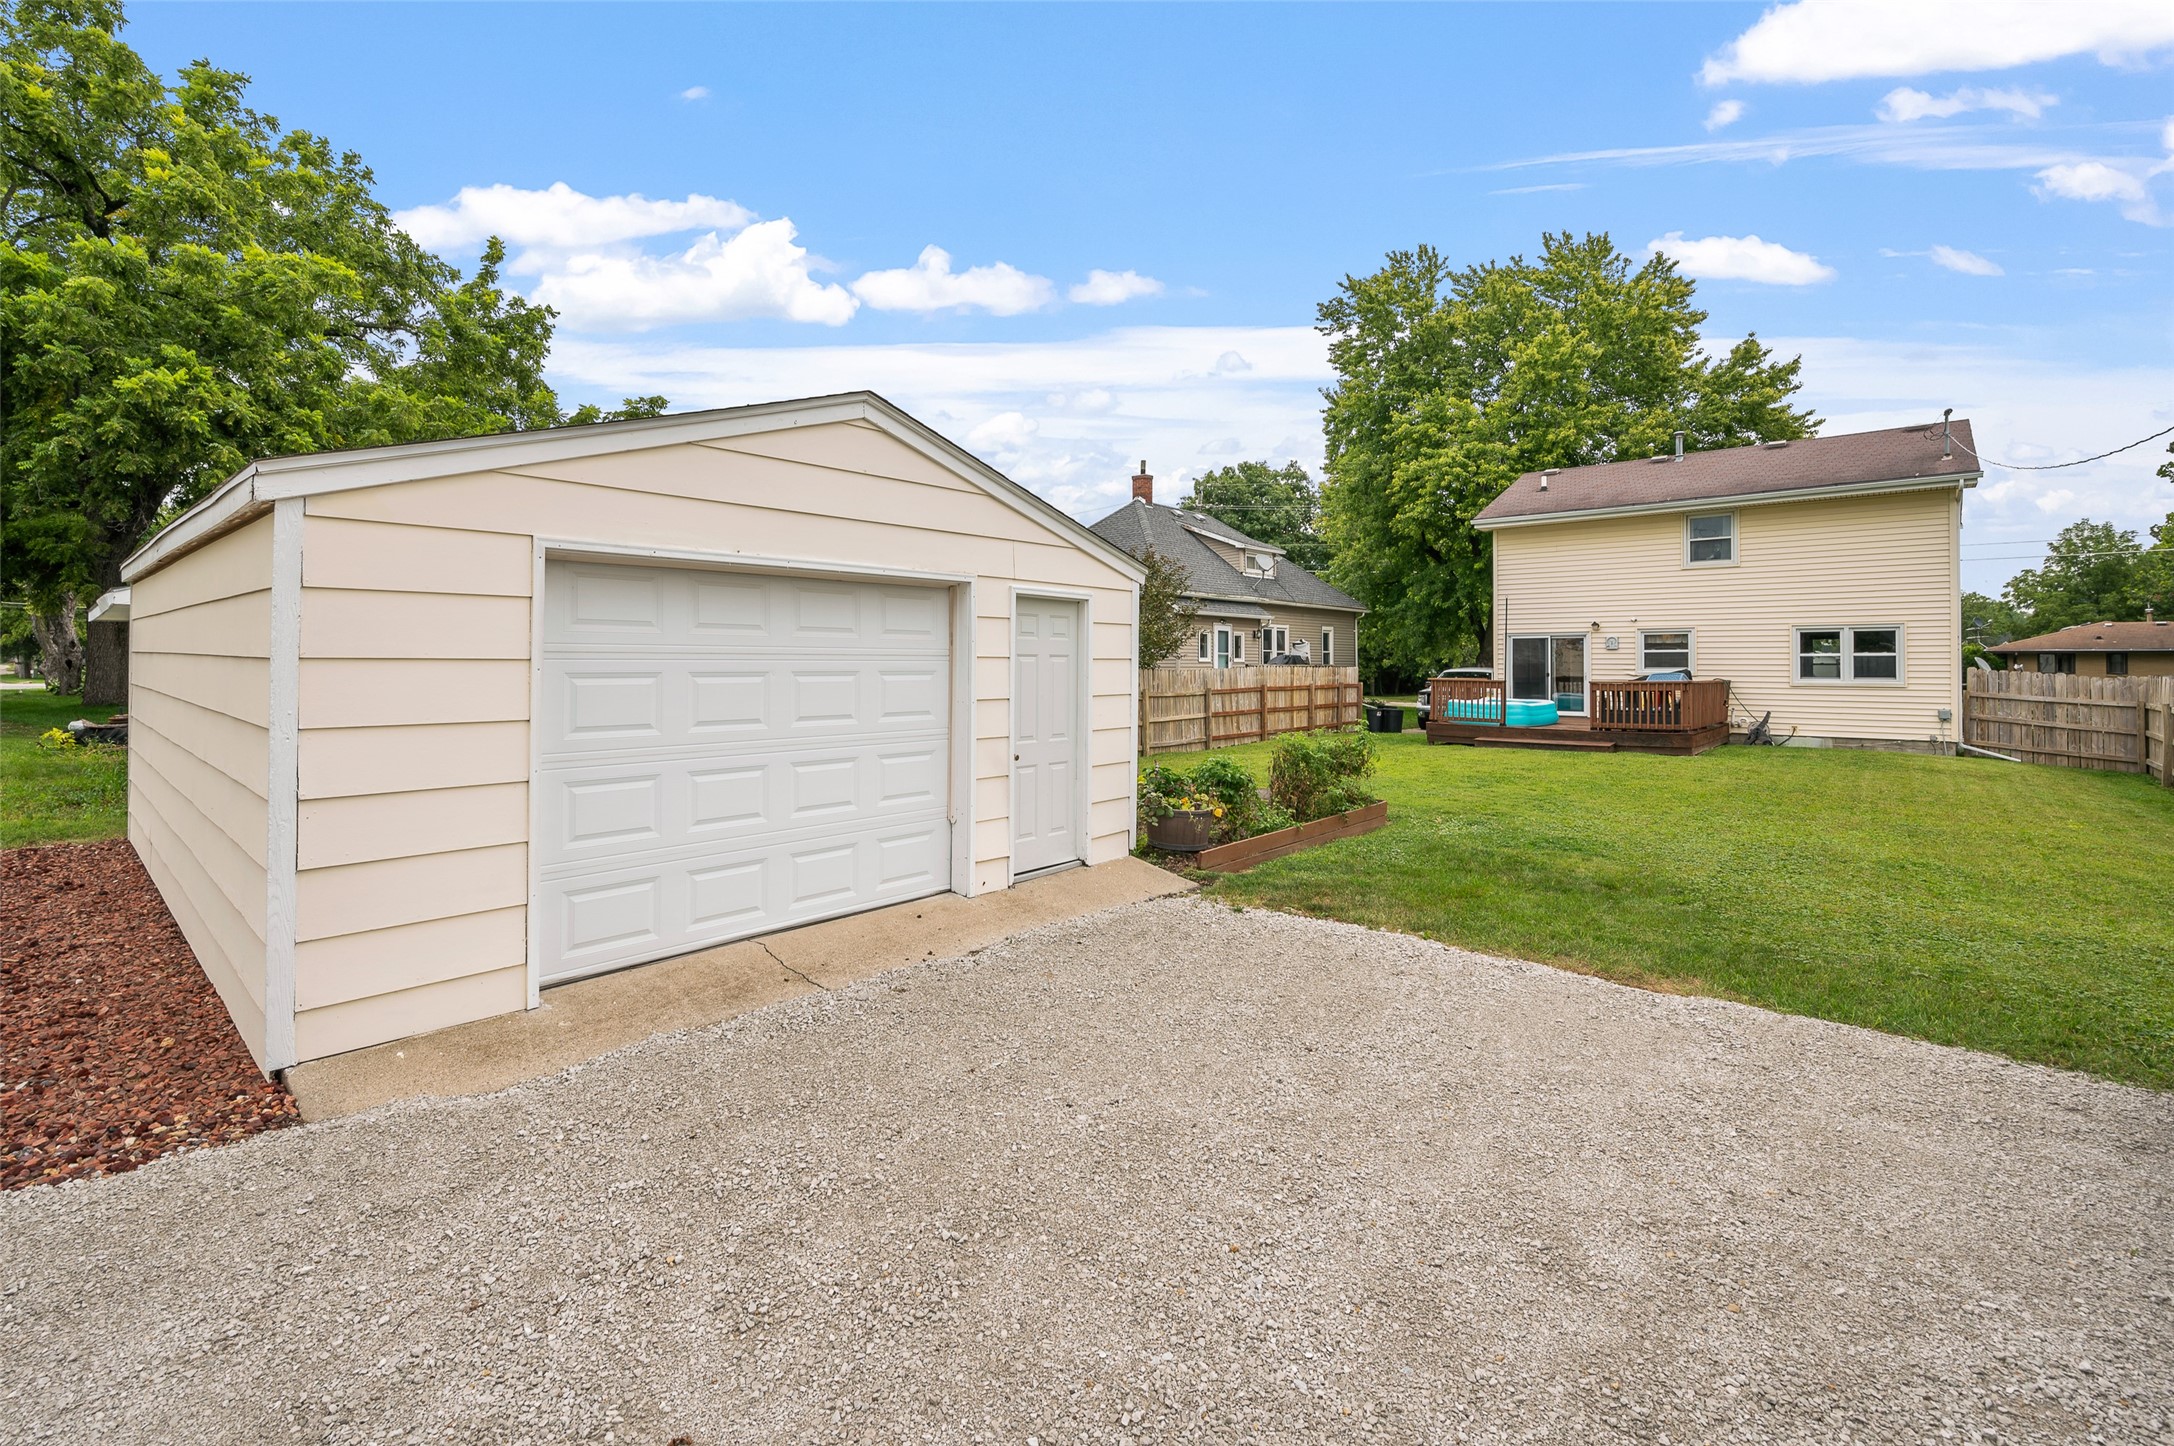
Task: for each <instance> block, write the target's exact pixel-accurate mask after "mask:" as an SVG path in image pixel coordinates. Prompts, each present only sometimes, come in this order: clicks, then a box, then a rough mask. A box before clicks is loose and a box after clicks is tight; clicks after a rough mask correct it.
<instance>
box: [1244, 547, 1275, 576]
mask: <svg viewBox="0 0 2174 1446" xmlns="http://www.w3.org/2000/svg"><path fill="white" fill-rule="evenodd" d="M1275 575H1276V555H1275V554H1274V553H1272V552H1249V553H1247V554H1246V576H1247V577H1274V576H1275Z"/></svg>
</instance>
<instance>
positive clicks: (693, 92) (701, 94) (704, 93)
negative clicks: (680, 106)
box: [679, 85, 710, 100]
mask: <svg viewBox="0 0 2174 1446" xmlns="http://www.w3.org/2000/svg"><path fill="white" fill-rule="evenodd" d="M679 98H680V99H681V100H708V99H709V98H710V88H709V87H708V86H706V85H690V86H688V87H687V88H686V89H685V90H683V91H681V92H680V93H679Z"/></svg>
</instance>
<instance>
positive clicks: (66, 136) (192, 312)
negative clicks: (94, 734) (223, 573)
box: [0, 0, 662, 702]
mask: <svg viewBox="0 0 2174 1446" xmlns="http://www.w3.org/2000/svg"><path fill="white" fill-rule="evenodd" d="M123 24H124V17H123V14H122V10H121V7H120V5H119V4H118V3H115V0H10V3H9V5H8V8H7V10H6V13H5V18H4V21H0V26H4V28H0V225H4V226H5V228H6V231H7V239H8V247H7V249H6V251H5V252H4V253H0V407H4V434H0V511H4V525H5V545H6V553H7V556H6V559H5V562H6V570H7V586H8V588H9V590H10V592H11V594H12V595H14V596H18V597H21V598H23V599H25V600H27V601H28V602H29V603H30V604H31V605H32V606H33V607H34V608H35V609H36V610H37V611H38V612H39V613H40V614H41V615H42V616H43V617H45V618H46V619H47V620H48V621H49V623H53V624H57V625H59V626H61V627H64V628H69V629H72V626H73V624H72V618H73V616H74V611H75V608H76V606H77V605H78V603H79V602H85V601H88V600H89V599H90V598H91V597H95V596H96V594H97V593H98V592H99V591H101V590H103V589H105V588H109V587H112V586H115V585H116V584H118V583H119V581H120V568H121V563H122V561H123V560H124V559H125V558H126V557H127V556H128V555H129V553H131V552H132V551H134V550H135V549H136V547H137V546H139V545H140V544H141V543H142V542H143V540H144V538H145V537H146V536H147V535H148V533H149V532H150V531H151V530H152V529H153V527H154V525H155V524H156V523H157V522H158V521H159V520H160V519H161V518H162V517H163V516H169V515H171V513H172V512H173V511H174V510H176V509H178V508H180V507H184V506H186V505H188V504H189V503H190V502H193V501H195V500H196V499H197V498H198V497H200V496H202V495H203V494H204V493H205V492H206V491H207V490H208V489H210V488H211V487H212V486H214V485H215V484H216V483H217V482H219V481H220V480H221V479H223V478H224V477H226V476H227V475H229V474H231V473H232V472H234V471H235V470H237V469H238V468H240V467H241V466H242V465H244V464H245V463H247V462H248V461H250V460H251V459H252V458H257V457H266V456H278V455H282V454H292V453H298V452H312V451H321V450H325V449H328V448H339V447H355V446H370V445H376V444H382V443H392V442H410V441H422V440H429V439H434V438H440V437H453V436H470V435H477V434H481V433H487V432H497V431H505V430H508V429H513V428H524V427H535V426H548V425H552V424H554V423H557V422H559V421H561V420H564V418H563V417H562V414H561V412H560V410H559V404H558V399H557V397H556V396H555V395H554V394H553V393H552V390H551V388H550V387H549V386H547V385H546V384H545V382H544V380H543V364H544V357H545V353H546V351H547V349H548V348H549V345H550V339H551V323H552V314H551V312H550V311H549V310H548V309H546V308H542V307H537V306H531V305H529V304H528V303H527V302H525V301H523V300H521V299H520V298H519V297H518V296H514V295H510V294H508V293H507V292H505V291H503V290H502V289H501V288H500V286H499V280H498V277H499V272H498V268H499V265H500V263H501V261H502V259H503V252H502V250H501V248H500V247H499V245H498V243H497V242H496V241H495V240H494V241H493V242H492V243H491V244H490V246H489V247H488V248H487V249H486V250H485V252H484V255H483V260H482V265H481V266H480V267H479V268H478V269H477V271H476V272H475V274H474V275H472V276H470V277H467V278H466V279H463V278H462V276H461V275H460V273H459V272H458V271H457V270H456V269H455V268H454V267H452V266H450V265H448V264H447V263H446V262H444V261H441V260H440V259H438V258H437V257H435V256H433V255H431V254H430V253H428V252H426V251H424V250H423V249H422V248H421V247H419V246H417V245H416V244H415V243H414V242H413V241H412V240H410V239H409V237H408V236H407V235H406V234H405V233H404V232H402V231H401V230H400V229H399V227H397V226H396V225H395V224H394V223H393V220H392V216H391V214H390V212H389V211H388V210H387V209H386V208H385V206H384V205H383V204H381V203H380V202H379V201H378V200H377V198H376V196H375V195H374V194H373V191H372V187H373V184H374V182H373V178H372V176H371V173H370V171H369V168H368V167H366V166H364V165H363V163H362V161H361V159H360V158H359V157H357V156H355V155H354V154H352V153H343V152H338V151H335V150H334V149H333V147H332V146H331V144H330V143H329V142H327V141H325V140H323V139H321V138H320V137H317V136H314V135H311V134H309V133H308V132H305V131H291V130H282V129H281V127H280V125H279V123H278V122H277V120H275V119H274V118H273V117H270V116H266V115H261V114H259V113H257V112H256V111H253V110H251V109H250V108H249V107H248V106H247V105H246V104H245V103H244V98H243V93H244V90H245V87H246V85H247V80H246V77H244V76H241V75H238V74H236V73H234V72H232V71H226V70H220V69H218V68H216V67H214V66H213V65H211V64H210V63H209V62H207V61H198V62H196V63H194V64H192V65H189V66H187V67H185V68H184V69H182V70H181V72H180V73H179V74H178V75H177V76H176V77H175V78H174V79H173V80H172V81H171V82H169V81H167V80H166V79H165V78H164V77H162V76H160V75H159V74H158V73H157V72H156V71H154V70H153V69H152V68H151V67H150V66H148V65H147V64H146V63H145V62H144V60H143V59H142V57H141V56H139V55H138V54H137V53H136V52H135V51H134V50H133V49H131V48H130V47H129V46H128V45H127V44H126V43H125V42H124V41H123V40H122V38H121V29H122V26H123ZM661 405H662V403H661V400H660V399H644V400H642V401H640V402H633V403H630V404H629V407H630V409H631V412H632V414H642V413H644V412H647V411H653V410H655V409H656V408H657V407H659V406H661ZM604 415H612V414H604V413H599V414H597V416H598V419H601V417H602V416H604ZM583 419H584V420H587V419H589V418H586V417H585V418H583ZM58 635H59V634H58V633H55V636H58ZM126 667H127V644H126V637H125V634H124V633H123V632H122V631H121V629H120V628H119V627H118V626H116V625H112V624H105V623H100V624H95V625H93V626H92V627H91V629H90V637H89V647H88V652H87V658H86V673H87V676H86V679H85V691H86V694H87V696H88V697H89V698H90V700H91V701H93V702H120V701H123V699H124V698H125V696H126V676H127V675H126Z"/></svg>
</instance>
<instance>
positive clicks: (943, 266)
mask: <svg viewBox="0 0 2174 1446" xmlns="http://www.w3.org/2000/svg"><path fill="white" fill-rule="evenodd" d="M853 294H854V295H855V296H857V297H859V298H860V299H861V300H862V301H865V302H866V303H868V304H869V305H870V306H872V307H874V308H875V309H876V310H878V311H951V310H959V311H986V312H989V313H991V314H992V315H995V316H1017V315H1019V314H1020V313H1021V312H1026V311H1039V310H1040V309H1041V308H1043V307H1045V306H1047V305H1049V304H1050V303H1051V302H1053V301H1055V300H1056V299H1057V289H1056V287H1055V286H1053V285H1051V284H1050V280H1049V278H1048V277H1046V276H1030V275H1028V274H1027V273H1026V272H1024V271H1021V270H1020V269H1019V268H1018V267H1016V266H1011V265H1007V264H1006V263H1004V262H1002V261H999V262H997V263H996V264H995V265H993V266H973V267H969V268H967V269H966V270H964V271H953V270H952V269H951V253H949V252H948V251H946V250H944V249H943V248H942V247H941V246H925V247H923V248H922V249H921V255H920V258H919V259H918V260H916V261H915V262H914V263H913V265H911V266H901V267H898V268H896V269H895V270H890V271H871V272H869V273H868V274H867V275H865V276H863V277H861V278H860V279H859V280H858V281H856V282H854V283H853Z"/></svg>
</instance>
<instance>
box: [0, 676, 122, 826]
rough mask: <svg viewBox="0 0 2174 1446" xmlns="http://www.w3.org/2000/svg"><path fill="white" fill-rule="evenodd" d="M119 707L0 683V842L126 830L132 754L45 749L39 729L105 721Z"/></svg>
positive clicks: (104, 749)
mask: <svg viewBox="0 0 2174 1446" xmlns="http://www.w3.org/2000/svg"><path fill="white" fill-rule="evenodd" d="M119 711H120V710H119V709H118V708H85V707H84V706H83V700H82V699H81V698H68V697H60V696H58V695H55V694H52V693H45V692H38V691H22V692H18V691H16V690H14V689H7V690H0V848H16V847H19V846H20V845H23V844H39V843H59V842H61V841H63V840H67V839H93V838H119V837H120V836H121V835H122V834H123V833H125V832H126V831H127V829H128V753H127V750H125V749H121V748H67V749H53V748H42V747H40V746H39V745H38V735H39V734H41V733H43V732H44V731H45V730H46V729H48V728H61V727H65V726H67V724H68V722H69V721H70V720H71V719H75V718H89V719H92V720H93V721H97V722H103V721H104V720H105V719H107V718H109V717H111V716H112V715H113V714H115V713H117V712H119Z"/></svg>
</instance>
